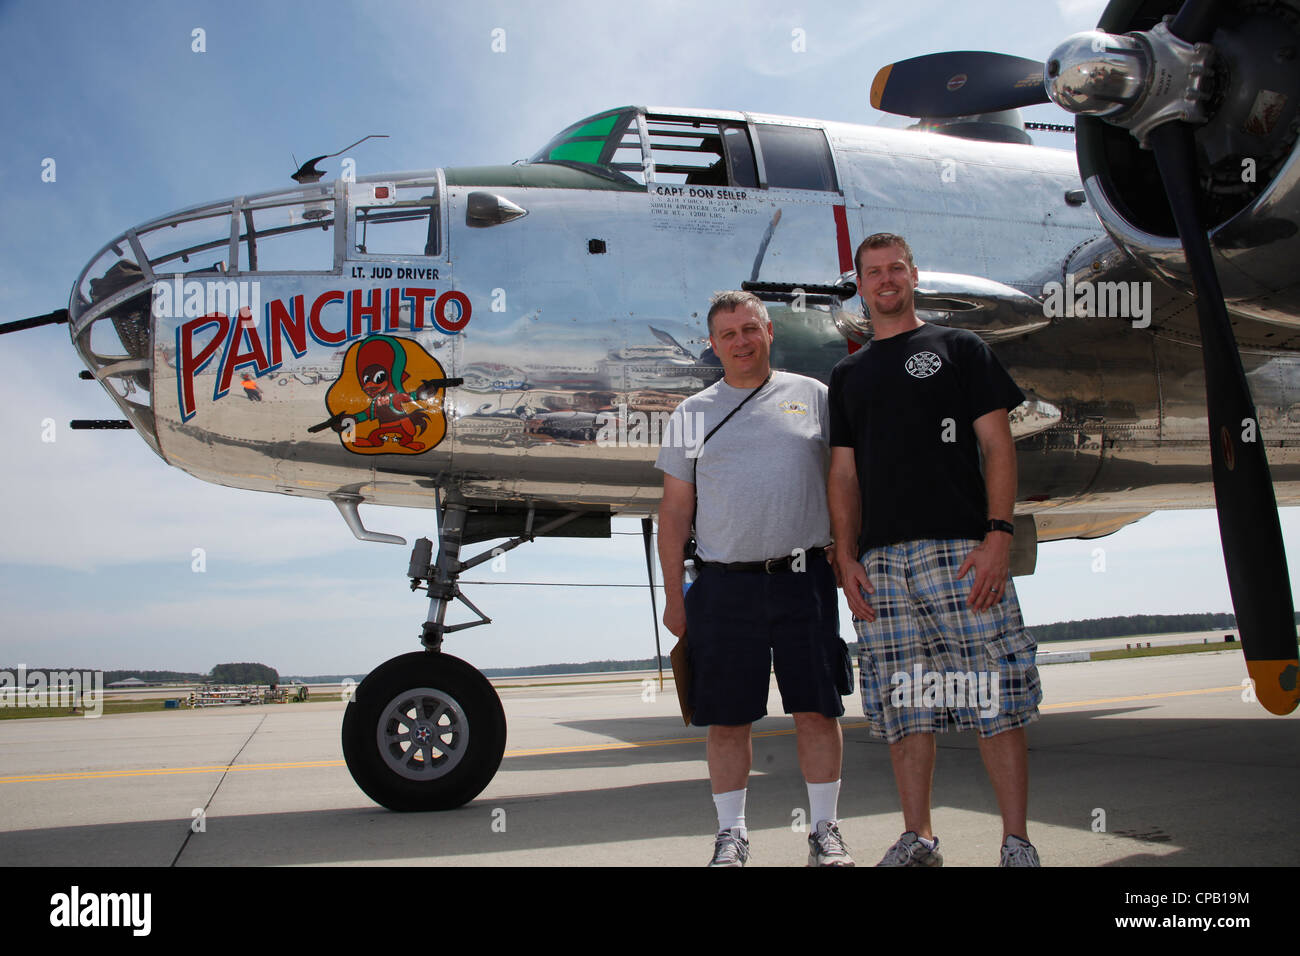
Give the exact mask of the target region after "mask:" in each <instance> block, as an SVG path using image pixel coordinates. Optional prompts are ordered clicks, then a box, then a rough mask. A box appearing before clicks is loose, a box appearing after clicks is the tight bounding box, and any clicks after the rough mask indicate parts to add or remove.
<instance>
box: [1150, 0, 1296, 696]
mask: <svg viewBox="0 0 1300 956" xmlns="http://www.w3.org/2000/svg"><path fill="white" fill-rule="evenodd" d="M1190 5H1191V4H1190V3H1189V4H1188V6H1190ZM1148 141H1149V143H1150V145H1151V148H1152V149H1153V150H1154V152H1155V158H1156V164H1157V165H1158V166H1159V169H1160V178H1161V181H1162V182H1163V183H1164V188H1165V193H1166V194H1167V195H1168V197H1169V205H1170V208H1171V209H1172V211H1173V214H1174V220H1175V223H1176V225H1177V227H1178V235H1179V238H1180V239H1181V240H1182V244H1183V250H1184V252H1185V253H1186V256H1187V264H1188V268H1189V269H1190V270H1191V274H1192V282H1193V284H1194V285H1195V287H1196V312H1197V315H1198V317H1199V319H1200V326H1201V356H1202V360H1203V361H1204V363H1205V394H1206V405H1207V412H1208V417H1209V422H1210V456H1211V462H1212V467H1213V474H1214V499H1215V503H1216V509H1217V511H1218V515H1219V535H1220V538H1221V539H1222V541H1223V559H1224V563H1225V565H1226V566H1227V571H1228V588H1229V590H1230V591H1231V593H1232V606H1233V608H1234V609H1235V610H1236V612H1237V627H1238V630H1239V631H1240V633H1241V647H1242V652H1243V654H1244V656H1245V658H1246V670H1247V672H1248V673H1249V674H1250V676H1251V679H1252V680H1253V681H1254V683H1255V695H1256V697H1257V698H1258V699H1259V702H1260V703H1261V704H1262V705H1263V706H1264V708H1265V709H1266V710H1268V711H1269V712H1271V713H1274V714H1289V713H1291V712H1292V711H1293V710H1295V708H1296V705H1297V703H1300V693H1298V692H1297V674H1300V662H1298V661H1297V651H1296V624H1295V607H1294V605H1293V603H1292V599H1291V583H1290V577H1289V574H1288V572H1287V563H1286V550H1285V548H1284V546H1283V543H1282V527H1281V523H1280V522H1279V520H1278V514H1277V500H1276V498H1275V497H1274V494H1273V481H1272V478H1271V477H1270V475H1269V470H1268V459H1267V457H1266V456H1265V453H1264V441H1263V436H1261V435H1260V433H1259V419H1258V417H1257V416H1256V414H1255V403H1254V400H1253V399H1252V398H1251V395H1250V386H1249V384H1248V383H1247V381H1246V373H1245V371H1244V370H1243V368H1242V365H1241V355H1240V354H1239V353H1238V351H1237V341H1236V336H1235V335H1233V332H1232V325H1231V323H1230V321H1229V319H1228V310H1227V307H1226V306H1225V305H1224V302H1223V291H1222V289H1221V288H1220V286H1219V277H1218V274H1217V273H1216V272H1215V268H1214V259H1213V257H1212V255H1211V252H1210V242H1209V237H1208V235H1207V234H1206V230H1205V226H1204V225H1203V223H1202V221H1201V216H1200V211H1199V210H1198V208H1197V205H1196V197H1198V196H1199V195H1200V192H1201V191H1200V183H1199V181H1198V177H1197V172H1196V153H1195V146H1196V144H1195V141H1194V139H1193V136H1192V128H1191V127H1190V126H1189V125H1187V124H1186V123H1183V122H1180V121H1174V122H1169V123H1165V124H1163V125H1161V126H1158V127H1156V128H1155V129H1153V130H1152V131H1151V132H1150V134H1149V140H1148Z"/></svg>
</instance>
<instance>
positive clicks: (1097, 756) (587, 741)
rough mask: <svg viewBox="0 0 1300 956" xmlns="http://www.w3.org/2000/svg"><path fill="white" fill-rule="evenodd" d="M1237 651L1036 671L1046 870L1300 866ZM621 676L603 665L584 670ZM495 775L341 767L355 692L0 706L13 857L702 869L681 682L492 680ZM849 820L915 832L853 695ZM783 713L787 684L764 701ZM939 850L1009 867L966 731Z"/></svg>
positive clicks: (797, 862) (863, 829)
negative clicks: (424, 781) (36, 710)
mask: <svg viewBox="0 0 1300 956" xmlns="http://www.w3.org/2000/svg"><path fill="white" fill-rule="evenodd" d="M1245 676H1246V674H1245V669H1244V666H1243V663H1242V659H1241V656H1240V653H1239V651H1237V650H1231V651H1224V652H1216V653H1203V654H1194V655H1183V656H1176V657H1166V658H1151V659H1142V660H1130V661H1107V662H1096V663H1070V664H1058V665H1054V666H1051V667H1044V668H1042V678H1043V684H1044V695H1045V696H1044V706H1043V708H1042V717H1041V719H1040V720H1039V721H1038V722H1037V723H1035V724H1033V725H1032V726H1031V727H1030V729H1029V741H1030V803H1029V812H1030V824H1029V825H1030V838H1031V839H1032V840H1033V841H1034V843H1035V844H1036V845H1037V846H1038V848H1039V852H1040V854H1041V856H1042V860H1043V864H1044V865H1045V866H1147V865H1150V866H1245V865H1250V866H1259V865H1268V866H1296V865H1300V841H1297V840H1296V839H1294V837H1292V836H1290V835H1289V828H1287V827H1286V825H1285V823H1284V822H1283V821H1285V820H1287V819H1289V818H1290V815H1291V812H1292V809H1293V807H1294V800H1295V794H1296V793H1297V792H1298V791H1300V724H1297V721H1300V716H1297V715H1294V714H1293V715H1292V716H1290V717H1286V718H1278V717H1273V716H1271V715H1269V714H1267V713H1266V712H1264V710H1263V709H1262V708H1261V707H1260V706H1259V705H1258V704H1257V703H1254V702H1251V701H1246V700H1243V691H1242V680H1243V679H1244V678H1245ZM597 679H602V680H607V681H608V680H614V681H618V682H613V683H593V682H591V681H594V680H597ZM498 685H499V689H500V693H501V697H502V702H503V704H504V706H505V710H506V715H507V718H508V721H509V738H508V741H507V745H506V747H507V749H506V756H505V759H504V761H503V762H502V765H501V770H500V772H499V773H498V774H497V776H496V778H495V779H494V780H493V782H492V783H491V784H490V785H489V787H488V788H487V790H485V791H484V792H483V793H482V794H481V795H480V796H479V798H478V799H477V800H475V801H474V802H472V803H471V804H469V805H467V806H465V807H462V808H460V809H458V810H454V811H449V812H445V813H435V814H397V813H391V812H389V811H387V810H384V809H382V808H380V807H377V806H375V805H374V804H373V803H371V802H370V801H369V800H368V798H366V797H365V795H364V794H362V793H361V791H360V790H358V789H357V787H356V786H355V785H354V784H353V782H352V779H351V777H350V776H349V774H348V771H347V769H346V767H345V766H344V765H343V760H342V753H341V748H340V743H339V728H340V723H341V720H342V712H343V708H344V705H343V704H341V703H313V702H308V703H301V704H287V705H268V706H261V707H248V708H222V709H212V710H194V711H190V710H185V711H179V712H177V711H163V712H158V713H152V712H150V713H136V714H123V715H116V716H111V717H105V718H100V719H97V720H89V719H83V718H78V717H67V718H48V719H38V720H5V721H0V857H2V858H3V859H4V860H5V861H6V863H7V864H9V865H60V866H168V865H172V864H176V865H178V866H187V867H208V866H224V865H233V864H245V865H259V866H260V865H284V864H290V865H304V864H305V865H356V864H363V865H364V864H419V865H438V866H502V865H505V866H581V865H595V866H645V865H650V866H665V865H666V866H700V865H703V864H704V863H705V862H707V860H708V857H709V854H710V852H711V849H712V833H713V829H714V823H715V819H714V815H713V806H712V802H711V801H710V799H709V785H708V778H707V773H706V769H705V764H704V744H703V731H702V730H700V729H699V728H691V727H684V726H683V724H682V721H681V717H680V716H679V714H678V712H677V703H676V695H675V692H674V691H673V688H672V684H671V682H670V683H668V684H667V685H666V690H665V691H659V690H658V689H657V683H655V682H653V681H652V680H651V681H650V682H648V683H647V682H645V675H640V674H637V675H631V676H623V675H604V676H603V677H601V678H597V676H596V675H590V676H588V677H584V678H573V679H569V680H566V681H560V682H553V681H552V680H551V679H548V678H534V679H517V680H513V681H501V682H498ZM845 703H846V707H847V710H848V713H847V714H846V716H845V717H844V718H843V720H842V724H843V727H844V737H845V749H844V773H843V780H844V784H843V790H842V795H841V798H840V819H841V831H842V832H843V834H844V837H845V839H846V841H847V843H848V845H849V848H850V850H851V851H852V852H853V853H854V855H855V856H856V857H857V859H858V862H859V864H867V863H874V862H875V861H876V860H877V859H878V858H879V856H880V854H881V853H883V851H884V849H885V848H886V847H887V846H888V845H889V844H890V843H892V842H893V840H894V839H896V838H897V836H898V833H899V831H900V830H901V829H902V818H901V814H900V813H899V810H898V802H897V795H896V792H895V789H894V784H893V778H892V774H891V771H890V766H889V757H888V751H887V748H886V747H885V745H884V744H883V743H881V742H879V741H876V740H874V739H872V738H871V737H870V736H869V734H868V732H867V729H866V726H865V721H864V719H863V717H862V711H861V706H860V703H859V702H858V700H857V699H856V697H850V698H846V699H845ZM768 706H769V712H771V713H779V710H780V702H779V697H778V696H777V695H776V693H775V686H773V694H772V696H771V698H770V700H769V705H768ZM755 729H756V739H755V742H754V774H753V776H752V777H751V781H750V791H749V799H748V808H747V809H748V813H747V818H748V819H747V822H748V824H749V829H750V839H751V844H752V847H753V859H752V861H751V863H750V865H751V866H802V865H803V864H804V862H805V860H806V856H807V844H806V832H802V831H801V830H800V828H799V827H800V824H801V822H802V819H801V818H802V812H803V808H805V807H806V794H805V791H804V787H803V782H802V778H801V777H800V774H799V770H798V766H797V763H796V759H795V747H794V738H793V725H792V722H791V721H790V719H789V718H788V717H786V716H784V715H780V716H772V717H768V718H766V719H765V720H763V721H761V722H760V723H758V724H757V725H756V727H755ZM933 817H934V826H935V832H936V833H937V834H938V835H939V837H940V839H941V841H942V847H943V850H944V857H945V864H946V865H947V866H988V865H993V864H995V863H996V862H997V857H998V845H999V842H1000V824H999V820H998V815H997V808H996V804H995V802H994V799H993V794H992V790H991V788H990V787H989V784H988V781H987V778H986V777H985V774H984V771H983V767H982V765H981V763H980V760H979V755H978V752H977V750H976V743H975V738H974V736H973V735H971V734H961V735H948V736H947V737H941V738H940V742H939V757H938V766H937V769H936V772H935V781H934V814H933Z"/></svg>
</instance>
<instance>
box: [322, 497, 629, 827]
mask: <svg viewBox="0 0 1300 956" xmlns="http://www.w3.org/2000/svg"><path fill="white" fill-rule="evenodd" d="M439 512H440V513H439V529H440V534H439V546H438V557H437V561H436V562H434V563H432V564H431V563H430V559H431V557H432V553H433V546H432V543H431V542H430V541H429V539H427V538H421V539H420V540H419V541H417V542H416V543H415V547H414V548H413V549H412V551H411V565H410V569H409V570H408V572H407V573H408V576H409V577H410V578H411V589H412V590H415V589H416V588H419V587H421V586H422V585H421V582H426V584H424V585H423V586H424V587H425V589H426V590H427V591H428V594H429V614H428V617H427V619H426V620H425V623H424V628H423V630H422V632H421V635H420V642H421V643H422V644H423V645H424V648H425V649H424V650H423V651H416V652H414V653H411V654H403V655H401V656H399V657H394V658H393V659H392V660H389V661H386V662H384V663H383V664H381V665H380V666H379V667H377V668H375V669H374V670H373V671H371V672H370V674H369V675H368V676H367V677H366V679H365V680H363V681H362V682H361V683H360V684H359V685H358V686H357V689H356V692H355V694H354V695H353V697H352V700H351V701H349V703H348V706H347V710H346V711H345V712H344V714H343V758H344V760H345V761H346V762H347V766H348V771H349V772H350V773H351V774H352V779H353V780H355V781H356V782H357V786H359V787H360V788H361V789H362V790H363V791H364V792H365V793H366V795H367V796H369V797H370V798H371V799H372V800H374V801H375V802H376V803H378V804H380V805H382V806H385V807H387V808H388V809H390V810H399V811H411V810H450V809H452V808H454V807H458V806H460V805H462V804H464V803H468V802H469V801H470V800H473V799H474V798H475V797H476V796H478V795H479V793H481V792H482V791H483V788H484V787H486V786H487V785H488V783H490V782H491V780H492V778H493V777H494V776H495V775H496V772H497V768H498V767H499V766H500V765H501V757H502V755H503V754H504V753H505V747H506V717H505V712H504V710H502V707H501V699H500V698H499V697H498V696H497V692H496V690H495V689H494V688H493V687H492V685H491V684H490V683H489V682H488V679H487V678H486V677H484V676H483V675H482V674H481V673H479V671H477V670H476V669H475V668H474V667H472V666H471V665H469V664H467V663H466V662H465V661H463V660H461V659H460V658H458V657H452V656H451V655H450V654H444V653H442V639H443V636H444V635H445V634H448V633H450V632H452V631H457V630H461V629H463V628H467V627H475V626H478V625H480V624H489V623H491V619H490V618H489V617H487V616H486V615H485V614H484V613H483V612H482V611H480V610H479V609H478V608H477V607H475V606H474V604H473V603H471V602H470V601H469V599H468V598H466V597H465V596H464V595H463V594H462V593H461V592H460V588H459V586H458V584H457V581H458V579H459V577H460V574H461V572H462V571H465V570H467V569H469V568H472V567H475V566H476V565H479V564H481V563H483V562H484V561H489V560H491V559H492V558H493V557H495V556H496V555H498V554H500V553H502V552H503V551H509V550H512V549H513V548H517V547H518V546H519V545H521V544H524V543H525V542H528V541H532V540H533V539H534V538H535V537H537V536H538V535H544V534H548V533H553V532H555V531H557V530H558V529H560V528H561V527H564V526H566V525H570V523H571V522H574V521H575V520H576V519H584V520H582V521H579V522H578V525H577V526H572V525H570V528H571V530H572V529H573V528H575V527H579V528H581V529H582V530H580V531H579V533H580V534H582V533H583V532H584V531H585V534H586V535H590V536H593V537H594V536H608V533H609V530H608V529H609V516H608V515H601V514H591V513H589V512H586V513H584V512H578V511H573V512H565V513H556V512H550V513H544V514H541V515H539V513H538V512H536V511H535V510H534V509H533V508H531V507H530V508H528V509H527V511H515V512H499V511H498V512H488V513H479V512H477V511H476V510H474V509H473V508H472V507H471V506H469V505H468V504H467V503H466V502H464V501H460V500H454V499H453V500H448V501H447V502H446V503H445V504H443V506H442V507H441V508H440V509H439ZM539 518H540V520H538V519H539ZM593 519H594V520H593ZM535 522H536V523H537V525H538V526H537V527H536V528H535V529H534V523H535ZM602 522H603V531H604V534H603V535H602V534H601V530H602V528H601V525H602ZM521 524H522V529H521V530H522V531H523V534H522V535H519V536H517V537H515V538H513V539H511V540H510V541H508V542H507V543H506V544H504V545H501V546H498V547H497V548H494V549H492V551H490V552H487V553H484V554H481V555H478V556H477V557H474V558H471V559H470V560H468V561H461V560H460V551H461V547H462V546H463V545H466V544H472V543H475V542H477V541H485V540H489V539H491V538H500V537H503V536H504V535H506V534H508V533H510V531H511V530H520V525H521ZM471 526H472V527H471ZM455 600H460V601H461V602H462V603H464V604H465V606H466V607H468V608H469V609H470V610H471V611H473V612H474V614H475V615H477V616H478V620H476V621H468V622H466V623H463V624H446V623H445V618H446V613H447V606H448V605H449V604H450V603H451V602H452V601H455Z"/></svg>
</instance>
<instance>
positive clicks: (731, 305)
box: [707, 289, 772, 335]
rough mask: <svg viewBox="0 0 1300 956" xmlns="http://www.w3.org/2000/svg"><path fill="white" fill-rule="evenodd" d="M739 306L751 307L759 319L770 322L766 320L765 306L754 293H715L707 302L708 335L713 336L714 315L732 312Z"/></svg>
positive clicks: (734, 291) (730, 291)
mask: <svg viewBox="0 0 1300 956" xmlns="http://www.w3.org/2000/svg"><path fill="white" fill-rule="evenodd" d="M741 306H752V307H753V309H754V311H756V312H757V313H758V315H759V318H761V319H762V320H763V321H764V322H771V321H772V320H771V319H770V318H768V315H767V306H765V305H764V304H763V300H762V299H760V298H759V297H758V296H756V295H754V293H752V292H738V291H736V290H734V289H733V290H729V291H727V292H715V293H713V298H712V299H710V300H709V317H708V320H707V321H708V323H709V334H710V335H712V334H713V317H714V316H715V315H717V314H718V313H719V312H734V311H735V310H736V309H739V308H740V307H741Z"/></svg>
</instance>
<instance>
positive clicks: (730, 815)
mask: <svg viewBox="0 0 1300 956" xmlns="http://www.w3.org/2000/svg"><path fill="white" fill-rule="evenodd" d="M748 792H749V791H748V789H742V790H729V791H727V792H726V793H715V794H714V795H713V805H714V806H715V807H717V808H718V832H719V833H721V832H722V831H723V830H734V829H735V828H736V827H740V832H741V836H746V835H748V833H749V831H748V830H747V829H746V828H745V794H746V793H748Z"/></svg>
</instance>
